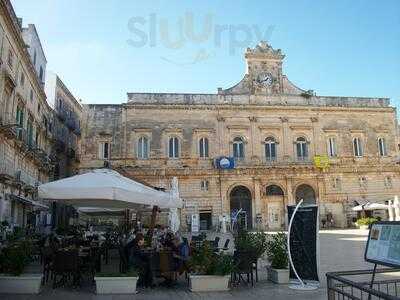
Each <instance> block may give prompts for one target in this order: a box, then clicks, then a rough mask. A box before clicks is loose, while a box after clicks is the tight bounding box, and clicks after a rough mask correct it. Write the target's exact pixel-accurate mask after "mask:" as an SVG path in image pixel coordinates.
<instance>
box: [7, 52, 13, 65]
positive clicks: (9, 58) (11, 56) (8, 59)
mask: <svg viewBox="0 0 400 300" xmlns="http://www.w3.org/2000/svg"><path fill="white" fill-rule="evenodd" d="M7 63H8V65H9V66H10V68H11V69H12V68H13V64H14V53H13V52H12V50H11V49H10V50H9V51H8V56H7Z"/></svg>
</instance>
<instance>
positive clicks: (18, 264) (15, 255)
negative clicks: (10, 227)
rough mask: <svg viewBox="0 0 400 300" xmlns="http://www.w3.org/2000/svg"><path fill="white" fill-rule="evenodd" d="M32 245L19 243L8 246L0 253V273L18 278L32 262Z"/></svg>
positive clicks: (23, 242) (26, 242) (28, 242)
mask: <svg viewBox="0 0 400 300" xmlns="http://www.w3.org/2000/svg"><path fill="white" fill-rule="evenodd" d="M31 253H32V244H31V242H30V241H21V242H18V243H14V244H10V245H9V246H7V247H6V248H4V249H3V250H2V252H1V253H0V273H4V274H8V275H13V276H19V275H21V274H22V272H23V271H24V269H25V267H26V266H27V265H28V264H29V263H30V262H31V261H32V257H31Z"/></svg>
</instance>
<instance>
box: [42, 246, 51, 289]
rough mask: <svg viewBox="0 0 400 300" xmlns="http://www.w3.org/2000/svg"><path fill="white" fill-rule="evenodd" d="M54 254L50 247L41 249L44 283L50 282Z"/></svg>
mask: <svg viewBox="0 0 400 300" xmlns="http://www.w3.org/2000/svg"><path fill="white" fill-rule="evenodd" d="M53 260H54V252H53V250H52V249H51V248H50V247H44V248H43V249H41V263H42V265H43V269H42V270H43V283H47V282H48V281H49V276H50V273H52V269H53Z"/></svg>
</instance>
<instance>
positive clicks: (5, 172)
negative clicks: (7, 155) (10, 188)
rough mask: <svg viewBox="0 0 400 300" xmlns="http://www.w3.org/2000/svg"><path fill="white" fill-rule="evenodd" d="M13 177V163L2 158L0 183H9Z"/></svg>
mask: <svg viewBox="0 0 400 300" xmlns="http://www.w3.org/2000/svg"><path fill="white" fill-rule="evenodd" d="M14 176H15V168H14V162H12V161H10V160H7V159H4V158H2V159H1V161H0V182H5V181H11V180H13V179H14Z"/></svg>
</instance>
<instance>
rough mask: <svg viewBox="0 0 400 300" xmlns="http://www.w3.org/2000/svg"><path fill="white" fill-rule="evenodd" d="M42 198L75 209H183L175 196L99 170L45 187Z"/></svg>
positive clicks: (39, 191)
mask: <svg viewBox="0 0 400 300" xmlns="http://www.w3.org/2000/svg"><path fill="white" fill-rule="evenodd" d="M38 193H39V197H41V198H43V199H47V200H55V201H57V202H63V203H66V204H70V205H73V206H75V207H102V208H113V209H116V208H119V209H140V208H143V207H144V206H147V207H149V206H158V207H159V208H181V207H182V201H181V199H180V198H177V197H176V195H175V194H174V193H172V192H171V193H166V192H161V191H157V190H155V189H153V188H151V187H148V186H145V185H143V184H141V183H139V182H136V181H134V180H132V179H129V178H127V177H124V176H122V175H121V174H119V173H118V172H116V171H113V170H110V169H97V170H93V171H90V172H88V173H85V174H80V175H75V176H72V177H68V178H65V179H61V180H57V181H53V182H49V183H45V184H42V185H40V186H39V187H38Z"/></svg>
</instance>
